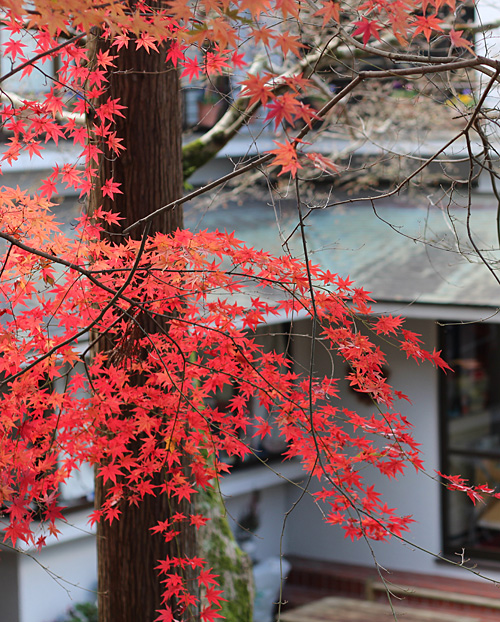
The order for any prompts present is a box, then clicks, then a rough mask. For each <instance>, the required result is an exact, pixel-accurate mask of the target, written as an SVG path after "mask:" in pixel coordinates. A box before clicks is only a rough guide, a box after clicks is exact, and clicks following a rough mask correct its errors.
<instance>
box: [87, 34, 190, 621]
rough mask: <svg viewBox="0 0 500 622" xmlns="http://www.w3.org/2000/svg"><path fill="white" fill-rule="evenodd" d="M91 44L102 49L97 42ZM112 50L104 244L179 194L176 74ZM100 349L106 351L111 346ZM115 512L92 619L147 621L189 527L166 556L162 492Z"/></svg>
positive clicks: (186, 548)
mask: <svg viewBox="0 0 500 622" xmlns="http://www.w3.org/2000/svg"><path fill="white" fill-rule="evenodd" d="M96 45H97V46H101V45H103V44H102V42H100V41H97V42H96ZM111 52H112V53H115V54H117V55H118V56H117V58H116V59H115V64H116V68H115V69H114V70H113V71H112V73H110V75H109V80H110V83H109V89H108V91H107V93H106V97H111V98H112V99H119V101H120V104H121V105H124V106H126V107H127V108H126V110H124V111H123V112H124V115H125V118H121V117H119V118H118V120H117V123H116V135H117V137H118V138H121V139H123V142H122V144H123V146H124V147H125V148H126V150H125V152H124V153H123V154H122V155H121V156H120V157H118V158H117V157H116V156H115V155H112V154H110V153H109V152H107V153H106V152H105V153H104V154H103V155H102V156H101V158H100V167H99V181H98V184H97V187H96V189H95V190H94V192H93V195H92V197H91V200H90V209H93V208H96V207H99V206H101V205H103V207H104V209H108V210H110V211H113V212H115V213H118V214H119V215H120V216H122V217H123V218H124V220H122V221H120V226H119V227H113V228H112V229H110V230H109V238H110V241H113V240H115V241H117V242H119V241H121V240H122V238H121V237H120V231H121V230H123V229H124V228H125V227H127V226H128V225H129V224H131V223H133V222H135V221H136V220H138V219H139V218H142V217H144V216H146V215H147V214H150V213H151V212H152V211H154V210H156V209H158V207H161V206H162V205H165V204H167V203H169V202H171V201H173V200H175V199H176V198H178V197H179V196H180V195H181V191H182V156H181V115H180V103H179V84H178V77H177V72H176V71H175V69H174V68H172V67H171V66H169V65H167V64H166V63H165V52H164V51H162V52H161V53H160V54H157V53H154V52H152V53H151V54H147V53H146V52H145V51H144V50H143V49H140V50H135V44H134V42H133V41H130V43H129V49H128V50H127V49H124V48H122V49H121V50H120V51H119V52H118V53H117V52H114V48H113V49H112V50H111ZM96 105H98V102H97V104H96ZM98 146H99V147H100V148H101V149H103V147H102V145H98ZM110 177H113V181H114V182H116V183H119V184H120V190H121V192H122V194H115V196H114V200H113V201H110V200H109V198H108V197H103V196H102V194H101V191H100V185H101V184H102V183H103V182H104V180H106V179H109V178H110ZM178 227H182V209H181V208H178V209H175V210H172V211H170V212H166V213H163V214H162V215H161V216H160V217H158V218H157V219H155V220H154V222H153V225H152V228H151V230H150V234H153V233H155V232H162V233H169V232H172V231H174V230H175V229H177V228H178ZM140 234H141V231H140V230H139V228H137V229H135V230H134V231H133V235H134V236H135V237H139V236H140ZM148 324H151V323H150V322H148V318H144V328H145V329H146V330H152V326H151V325H149V326H148ZM99 347H104V344H100V346H99ZM105 347H106V349H108V348H109V347H111V348H113V344H109V343H108V344H107V345H106V346H105ZM115 347H116V346H115ZM118 355H119V354H118ZM138 381H140V380H138ZM124 416H127V415H126V413H124ZM156 483H160V481H159V480H158V481H157V482H156ZM105 494H106V489H105V487H104V486H103V484H102V480H101V478H96V507H100V504H101V502H102V501H103V499H104V497H105ZM120 509H121V511H122V514H121V517H120V520H118V521H114V522H113V523H112V524H111V525H109V524H108V523H106V522H104V521H102V522H100V523H99V525H98V531H97V553H98V586H99V621H100V622H153V620H155V619H156V618H157V616H158V614H157V610H158V609H159V608H161V607H162V601H161V593H162V589H161V584H160V581H159V578H158V575H157V572H156V571H155V570H154V568H155V566H156V565H157V561H158V560H159V559H165V557H166V556H167V555H169V554H170V555H172V554H178V550H182V553H183V554H184V555H191V554H193V550H194V547H195V543H194V539H193V534H192V532H191V530H188V531H186V532H185V533H183V534H181V535H180V536H179V537H178V539H177V541H176V542H175V547H176V549H175V553H173V552H172V551H170V550H169V545H167V544H165V542H164V539H163V537H162V536H161V535H155V536H153V535H152V533H151V531H150V527H152V526H153V525H155V524H156V523H157V522H158V521H159V520H165V519H166V518H167V517H168V516H169V515H171V513H172V512H175V511H183V510H184V511H185V510H186V508H179V507H175V508H172V500H171V499H167V498H166V495H159V496H157V497H152V496H150V495H146V496H145V498H144V500H143V501H142V502H141V504H140V506H139V507H130V506H128V505H127V504H125V503H124V504H122V505H121V506H120ZM170 546H172V545H170ZM167 604H170V603H167Z"/></svg>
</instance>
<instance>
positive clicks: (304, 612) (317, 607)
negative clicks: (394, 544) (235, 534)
mask: <svg viewBox="0 0 500 622" xmlns="http://www.w3.org/2000/svg"><path fill="white" fill-rule="evenodd" d="M395 610H396V616H397V617H396V619H397V620H398V621H399V622H436V620H437V619H439V622H481V620H480V619H479V618H475V617H470V616H464V615H460V614H459V613H453V614H450V613H444V612H441V611H439V612H436V611H430V610H428V609H427V610H426V609H417V608H415V609H414V608H410V607H400V606H399V604H397V603H396V604H395ZM279 619H280V622H368V621H369V622H391V621H393V620H394V619H395V618H394V615H393V613H392V611H391V608H390V606H389V605H388V604H385V603H377V602H371V601H366V600H355V599H352V598H336V597H328V598H322V599H321V600H317V601H315V602H313V603H309V604H308V605H304V606H303V607H298V608H297V609H293V610H292V611H286V612H285V613H282V614H281V616H280V618H279Z"/></svg>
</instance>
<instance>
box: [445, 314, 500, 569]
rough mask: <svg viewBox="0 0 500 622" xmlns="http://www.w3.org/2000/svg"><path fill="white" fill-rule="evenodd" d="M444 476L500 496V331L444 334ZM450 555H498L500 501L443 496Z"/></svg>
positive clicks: (448, 330) (472, 327)
mask: <svg viewBox="0 0 500 622" xmlns="http://www.w3.org/2000/svg"><path fill="white" fill-rule="evenodd" d="M442 348H443V356H444V357H445V360H447V361H448V363H449V364H450V365H451V366H452V367H453V369H454V372H453V373H448V374H447V375H446V376H443V378H442V381H441V396H442V419H441V441H442V465H441V468H442V471H443V472H444V473H446V474H451V475H460V476H461V477H463V478H464V479H467V480H469V482H470V484H472V485H475V486H478V485H481V484H488V485H489V487H490V488H494V489H496V490H497V491H500V382H499V380H500V378H499V374H500V326H499V325H496V324H486V323H475V324H466V325H455V326H447V327H445V328H444V329H443V331H442ZM442 502H443V540H444V550H445V552H446V553H448V554H451V555H454V554H455V553H456V554H461V553H462V549H465V552H466V555H467V556H469V557H470V556H471V555H474V556H477V557H490V558H492V557H498V556H499V555H500V500H498V499H495V498H494V497H488V498H486V499H485V502H484V503H481V502H478V503H476V504H473V503H472V501H471V500H470V499H469V498H468V497H467V495H466V494H465V493H463V492H457V491H453V492H450V491H448V490H443V497H442Z"/></svg>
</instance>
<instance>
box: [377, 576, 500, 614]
mask: <svg viewBox="0 0 500 622" xmlns="http://www.w3.org/2000/svg"><path fill="white" fill-rule="evenodd" d="M368 590H369V591H371V593H374V592H383V593H385V592H387V586H386V585H384V584H383V583H382V581H373V582H372V581H370V582H369V585H368ZM390 590H391V592H392V593H393V594H395V595H396V596H399V597H402V598H404V597H405V596H408V597H415V598H426V599H427V600H436V601H442V602H444V603H447V602H448V603H457V604H460V605H471V606H474V607H484V608H487V609H500V592H499V593H498V596H499V598H488V597H485V596H476V595H475V594H460V593H458V592H457V593H455V592H449V591H447V590H433V589H430V588H422V587H409V586H408V587H403V586H399V585H393V584H392V583H391V585H390Z"/></svg>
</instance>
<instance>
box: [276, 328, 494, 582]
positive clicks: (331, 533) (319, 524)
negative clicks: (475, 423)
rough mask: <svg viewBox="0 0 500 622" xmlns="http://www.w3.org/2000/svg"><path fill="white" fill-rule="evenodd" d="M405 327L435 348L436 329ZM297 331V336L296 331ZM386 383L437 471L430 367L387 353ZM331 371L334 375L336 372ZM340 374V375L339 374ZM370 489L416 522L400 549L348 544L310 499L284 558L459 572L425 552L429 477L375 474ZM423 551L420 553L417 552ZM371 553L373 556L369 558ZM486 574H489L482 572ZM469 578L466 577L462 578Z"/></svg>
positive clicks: (432, 531) (431, 489)
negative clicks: (400, 397)
mask: <svg viewBox="0 0 500 622" xmlns="http://www.w3.org/2000/svg"><path fill="white" fill-rule="evenodd" d="M405 326H406V328H408V329H409V330H413V331H415V332H417V333H420V334H422V335H423V340H424V343H425V346H426V347H427V349H431V350H432V349H433V348H434V347H436V345H437V344H436V338H437V330H436V328H437V327H436V324H435V323H434V322H433V321H430V320H407V322H406V324H405ZM298 332H300V331H298ZM304 346H305V343H303V344H302V348H301V350H303V351H302V352H296V356H299V358H301V359H302V363H305V361H306V360H307V354H306V352H305V350H306V348H305V347H304ZM384 351H385V352H388V365H389V367H390V378H389V380H390V382H391V384H392V385H393V386H394V387H395V388H396V389H398V390H401V391H403V392H404V393H406V394H407V395H408V396H409V397H410V399H411V400H412V404H411V405H410V404H407V403H406V402H402V403H401V404H400V410H401V411H402V412H403V414H404V415H405V416H407V417H408V418H409V420H410V421H411V422H412V423H413V425H414V436H415V438H416V440H417V441H418V442H419V443H421V444H422V450H423V457H424V460H425V467H426V470H427V472H428V473H429V474H430V475H432V474H433V472H434V469H436V468H439V429H438V425H439V424H438V422H439V417H438V405H439V396H438V374H437V372H436V371H435V369H434V368H433V367H432V366H431V365H428V364H426V365H424V364H421V365H417V364H416V363H413V362H412V361H407V359H406V355H404V354H403V353H401V352H399V351H397V350H388V349H387V348H386V347H384ZM318 367H323V369H324V370H325V371H327V370H329V369H330V363H329V360H328V357H327V356H326V353H321V351H318ZM337 372H339V370H338V369H337ZM339 373H340V372H339ZM341 396H342V401H343V403H344V404H345V406H347V407H348V408H352V409H356V410H357V412H359V413H360V414H361V412H368V410H367V408H368V407H365V406H364V405H363V404H361V403H360V402H359V401H358V400H357V398H356V397H355V396H354V394H353V393H352V392H351V391H350V390H349V389H347V386H346V383H345V382H344V383H343V384H342V390H341ZM370 479H371V481H373V483H375V485H376V488H377V489H378V490H379V491H380V492H382V493H383V494H384V499H385V500H386V502H387V503H388V505H389V506H391V507H397V508H398V509H399V512H400V514H403V515H406V514H411V515H412V516H413V517H414V519H415V520H416V522H415V523H414V524H413V526H412V528H411V532H410V533H409V535H408V540H410V541H411V542H412V543H413V544H406V543H402V542H399V541H397V540H395V539H393V540H392V541H390V542H385V543H373V544H372V545H371V547H372V550H370V547H369V546H368V545H367V543H366V542H365V541H358V542H351V540H346V539H345V538H344V532H343V530H342V529H341V528H339V527H334V526H330V525H326V524H325V523H324V522H323V520H322V518H321V515H320V513H319V511H318V509H317V508H316V507H315V506H314V505H313V503H312V502H311V500H310V498H308V497H304V498H303V500H302V501H301V503H300V504H299V505H298V507H297V508H296V509H295V510H294V512H293V513H292V514H291V515H290V517H289V520H288V524H287V530H286V545H285V554H287V553H288V554H294V555H300V556H304V557H310V558H314V559H319V560H327V561H328V560H330V561H336V562H340V563H352V564H364V565H373V563H374V558H373V555H374V556H375V557H376V560H377V561H378V563H380V564H381V565H382V566H383V567H385V568H392V569H400V570H407V571H412V572H428V573H434V574H450V575H454V574H457V573H460V576H462V578H466V577H465V576H464V573H463V571H462V570H460V569H458V570H456V569H454V568H452V567H451V566H448V565H444V564H442V563H439V564H438V563H436V560H435V558H433V557H432V555H431V554H429V553H428V552H426V551H430V552H431V553H435V554H439V553H440V547H441V533H440V530H441V518H440V489H439V485H438V484H437V483H436V482H435V481H433V480H432V479H431V478H430V477H427V476H426V475H423V474H421V473H418V474H417V473H415V471H414V470H412V471H407V472H406V474H405V475H404V476H403V477H399V479H398V480H397V481H395V480H390V481H389V480H387V479H386V478H383V477H382V476H380V475H379V474H372V477H371V478H370ZM288 494H289V499H290V503H291V502H292V501H293V500H295V498H296V496H297V495H296V492H295V491H294V490H293V489H292V488H291V487H290V488H289V489H288ZM421 548H422V549H425V551H422V550H420V549H421ZM372 551H373V555H372ZM488 574H489V575H491V574H492V573H491V572H488ZM467 576H470V575H467Z"/></svg>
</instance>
